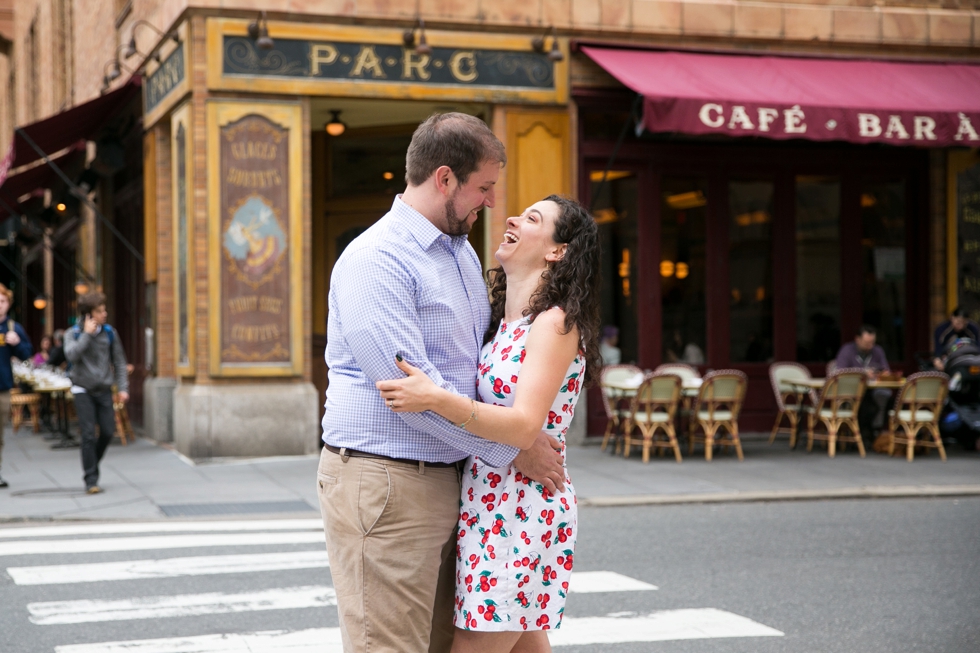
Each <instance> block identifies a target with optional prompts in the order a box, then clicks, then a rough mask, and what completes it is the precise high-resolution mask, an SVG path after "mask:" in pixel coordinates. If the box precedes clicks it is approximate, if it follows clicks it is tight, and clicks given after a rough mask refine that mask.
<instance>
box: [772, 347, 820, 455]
mask: <svg viewBox="0 0 980 653" xmlns="http://www.w3.org/2000/svg"><path fill="white" fill-rule="evenodd" d="M812 378H813V377H812V376H810V370H808V369H807V368H806V367H804V366H803V365H800V364H799V363H773V364H772V365H770V366H769V381H770V382H771V383H772V392H773V394H774V395H775V396H776V406H777V407H778V408H779V414H777V415H776V423H775V424H773V426H772V433H771V434H770V436H769V444H772V443H773V442H775V440H776V436H777V435H778V434H779V433H789V446H790V448H791V449H793V448H795V447H796V432H797V427H798V426H799V422H800V416H801V415H802V412H803V401H804V399H806V398H809V399H810V404H811V405H814V404H816V400H817V393H816V392H814V391H813V390H806V391H801V390H800V389H799V387H794V386H792V385H789V383H790V382H791V381H808V380H810V379H812ZM783 420H786V421H788V422H789V426H782V423H783Z"/></svg>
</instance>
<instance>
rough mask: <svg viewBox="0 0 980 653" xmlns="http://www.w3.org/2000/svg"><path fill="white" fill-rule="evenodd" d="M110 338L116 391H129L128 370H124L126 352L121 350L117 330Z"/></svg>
mask: <svg viewBox="0 0 980 653" xmlns="http://www.w3.org/2000/svg"><path fill="white" fill-rule="evenodd" d="M114 335H115V337H114V338H113V339H112V351H111V352H110V354H111V356H112V368H113V371H114V372H115V374H116V390H117V391H118V392H129V372H128V371H127V370H126V352H125V351H123V346H122V343H121V342H119V332H118V331H116V333H115V334H114Z"/></svg>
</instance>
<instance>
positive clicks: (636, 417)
mask: <svg viewBox="0 0 980 653" xmlns="http://www.w3.org/2000/svg"><path fill="white" fill-rule="evenodd" d="M682 384H683V381H682V379H681V377H679V376H677V375H676V374H656V373H654V374H651V375H648V376H647V377H646V378H645V379H644V380H643V382H642V383H641V384H640V387H639V388H637V390H636V396H634V397H633V400H632V402H631V404H630V411H629V416H628V417H627V418H626V424H625V426H624V428H623V432H624V434H625V439H626V443H625V447H624V449H625V451H624V456H626V457H627V458H628V457H629V455H630V450H631V449H632V448H633V446H634V445H637V446H641V447H643V462H644V463H648V462H650V449H651V448H656V449H659V450H660V451H661V452H662V451H663V449H671V450H672V451H673V452H674V458H675V459H676V460H677V462H681V449H680V446H679V445H678V444H677V430H676V428H675V426H674V424H675V420H676V415H677V408H678V406H679V404H680V398H681V386H682ZM634 431H636V433H637V435H638V436H639V437H634Z"/></svg>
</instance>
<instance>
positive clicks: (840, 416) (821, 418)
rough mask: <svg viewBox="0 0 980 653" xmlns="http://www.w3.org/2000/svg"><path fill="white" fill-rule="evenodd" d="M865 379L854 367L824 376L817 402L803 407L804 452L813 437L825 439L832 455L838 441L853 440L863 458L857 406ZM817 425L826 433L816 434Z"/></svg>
mask: <svg viewBox="0 0 980 653" xmlns="http://www.w3.org/2000/svg"><path fill="white" fill-rule="evenodd" d="M867 382H868V377H867V374H865V371H864V370H863V369H860V368H857V367H845V368H843V369H839V370H836V371H835V372H834V373H833V374H831V375H830V376H828V377H827V380H826V381H825V382H824V385H823V388H822V389H821V390H820V396H819V397H818V398H817V401H816V402H815V403H814V405H812V406H807V407H806V408H805V409H804V410H805V412H806V413H807V428H806V450H807V451H813V441H814V440H821V441H826V442H827V453H828V454H829V455H830V457H831V458H833V457H834V456H835V455H836V454H837V443H838V442H840V443H848V442H853V443H854V444H856V445H857V448H858V453H860V454H861V457H862V458H864V455H865V454H864V443H863V442H862V441H861V428H860V426H858V407H859V406H860V405H861V397H862V396H864V390H865V387H866V386H867ZM818 424H822V425H823V426H824V428H825V429H826V431H827V432H826V433H817V432H816V428H817V425H818ZM845 426H846V427H847V429H848V430H849V431H850V432H851V434H850V435H843V434H842V433H841V429H842V428H843V427H845Z"/></svg>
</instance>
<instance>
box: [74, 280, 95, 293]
mask: <svg viewBox="0 0 980 653" xmlns="http://www.w3.org/2000/svg"><path fill="white" fill-rule="evenodd" d="M89 290H91V287H90V286H89V285H88V284H87V283H85V282H84V281H82V280H79V281H78V282H76V283H75V294H76V295H84V294H86V293H88V291H89Z"/></svg>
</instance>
